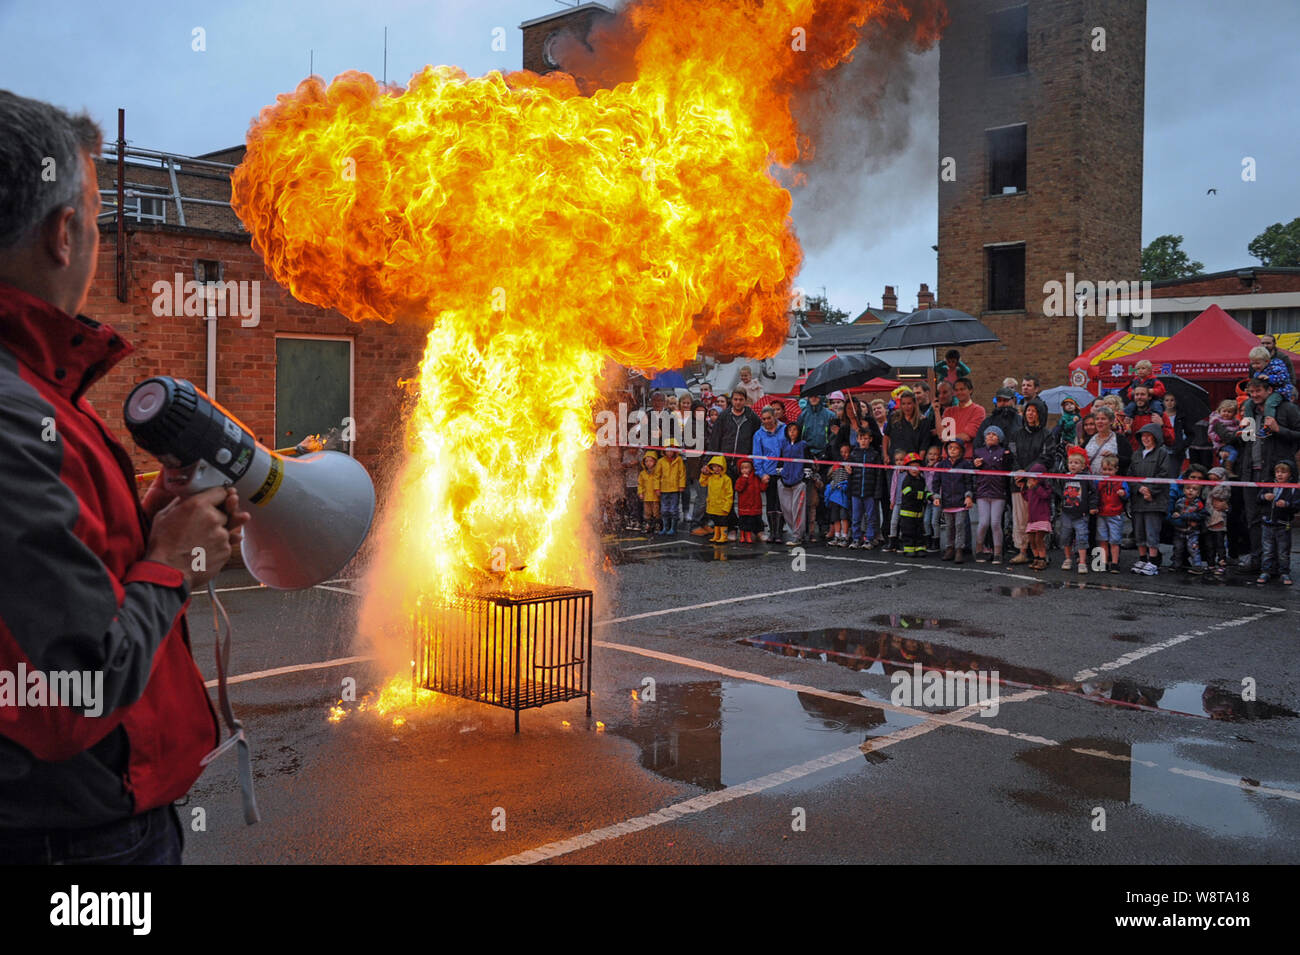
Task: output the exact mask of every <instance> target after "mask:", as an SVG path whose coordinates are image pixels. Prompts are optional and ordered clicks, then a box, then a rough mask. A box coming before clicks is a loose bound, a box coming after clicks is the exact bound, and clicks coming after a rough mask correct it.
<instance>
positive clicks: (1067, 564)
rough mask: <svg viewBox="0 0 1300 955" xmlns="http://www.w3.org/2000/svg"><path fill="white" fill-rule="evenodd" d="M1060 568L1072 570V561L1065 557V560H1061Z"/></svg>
mask: <svg viewBox="0 0 1300 955" xmlns="http://www.w3.org/2000/svg"><path fill="white" fill-rule="evenodd" d="M1061 570H1074V561H1072V560H1070V558H1068V557H1067V558H1065V560H1063V561H1061Z"/></svg>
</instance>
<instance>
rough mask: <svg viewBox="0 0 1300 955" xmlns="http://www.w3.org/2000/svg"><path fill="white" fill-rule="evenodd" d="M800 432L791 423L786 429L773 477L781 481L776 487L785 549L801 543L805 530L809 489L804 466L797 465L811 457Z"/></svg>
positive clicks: (794, 423)
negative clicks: (783, 526)
mask: <svg viewBox="0 0 1300 955" xmlns="http://www.w3.org/2000/svg"><path fill="white" fill-rule="evenodd" d="M801 430H802V429H801V428H800V427H799V425H798V424H797V423H796V422H794V421H791V422H790V423H789V424H787V425H786V426H785V440H784V441H782V442H781V452H780V454H779V457H781V458H782V459H783V460H782V462H781V470H780V471H778V472H777V476H776V479H777V480H778V481H780V482H781V483H780V484H779V485H777V493H778V495H779V498H780V501H781V518H782V521H783V522H784V524H785V535H786V536H785V545H786V546H787V547H794V546H795V545H796V544H801V543H803V540H804V534H805V533H807V528H808V489H807V488H806V487H805V485H804V474H805V472H804V465H803V464H802V463H800V462H801V461H804V460H806V459H807V458H809V457H811V454H810V453H809V450H808V442H807V441H803V440H801V439H800V437H799V433H800V431H801Z"/></svg>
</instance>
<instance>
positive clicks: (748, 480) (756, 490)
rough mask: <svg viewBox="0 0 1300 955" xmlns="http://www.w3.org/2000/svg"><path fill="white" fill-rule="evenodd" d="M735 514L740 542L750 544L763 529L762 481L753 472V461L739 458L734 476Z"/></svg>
mask: <svg viewBox="0 0 1300 955" xmlns="http://www.w3.org/2000/svg"><path fill="white" fill-rule="evenodd" d="M735 492H736V514H737V515H738V516H739V518H740V542H741V543H742V544H752V543H754V541H755V540H757V537H756V535H757V534H758V532H759V531H761V530H762V529H763V481H762V479H761V478H759V477H758V476H757V475H756V474H755V473H754V462H753V461H751V460H749V458H741V459H740V474H739V475H737V477H736V487H735Z"/></svg>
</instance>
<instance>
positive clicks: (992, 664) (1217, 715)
mask: <svg viewBox="0 0 1300 955" xmlns="http://www.w3.org/2000/svg"><path fill="white" fill-rule="evenodd" d="M873 619H875V618H873ZM1125 637H1131V638H1132V639H1133V641H1134V642H1140V638H1138V637H1135V636H1134V635H1132V634H1115V635H1114V638H1113V639H1122V638H1125ZM738 642H739V643H741V644H743V645H745V646H750V647H757V648H758V649H760V650H765V651H767V652H768V653H775V654H778V655H780V656H786V657H797V658H799V659H804V660H808V659H814V660H821V661H822V662H824V663H834V664H837V665H839V666H842V667H847V668H848V669H850V670H858V671H864V672H866V673H873V674H877V675H881V676H892V675H893V674H895V673H899V672H903V673H911V672H912V666H913V664H916V663H919V664H921V666H922V667H924V668H925V669H926V670H944V671H962V672H964V671H968V670H979V671H984V672H990V671H997V674H998V682H999V683H1000V685H1001V686H1002V687H1003V688H1004V690H1006V691H1014V690H1016V689H1020V688H1022V687H1034V688H1037V689H1046V690H1052V691H1055V692H1060V693H1066V694H1069V695H1071V696H1078V697H1081V698H1082V699H1085V700H1087V701H1088V702H1090V703H1098V704H1106V705H1112V706H1121V707H1132V708H1139V709H1149V710H1155V711H1159V712H1168V713H1177V714H1181V715H1185V716H1195V717H1200V718H1203V719H1212V720H1225V721H1229V722H1253V721H1258V720H1270V719H1278V718H1288V717H1295V716H1297V715H1300V714H1297V713H1294V712H1292V711H1291V710H1289V709H1287V708H1286V707H1283V706H1277V705H1275V704H1272V703H1267V702H1264V701H1262V700H1255V701H1246V700H1243V699H1241V692H1240V690H1233V689H1231V688H1222V687H1216V686H1214V685H1212V684H1204V683H1173V684H1170V685H1169V686H1165V687H1158V686H1156V687H1152V686H1143V685H1140V684H1138V683H1136V682H1134V681H1132V680H1124V679H1117V680H1087V681H1084V682H1083V683H1074V682H1071V681H1068V680H1064V679H1062V678H1060V677H1058V676H1055V675H1054V674H1051V673H1048V672H1047V671H1046V670H1037V669H1033V668H1031V667H1024V666H1020V665H1018V664H1014V663H1009V662H1008V661H1006V660H1003V659H1000V658H998V657H992V656H988V655H986V654H983V653H976V652H973V651H971V650H963V649H960V648H958V647H950V646H945V645H943V644H940V643H933V642H931V641H929V640H926V639H924V638H921V639H918V638H916V637H912V636H903V635H901V634H896V633H891V632H890V631H888V630H860V629H851V628H842V629H826V630H803V631H782V632H778V633H764V634H760V635H759V636H756V637H745V638H742V639H741V640H739V641H738Z"/></svg>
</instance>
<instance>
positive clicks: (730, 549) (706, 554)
mask: <svg viewBox="0 0 1300 955" xmlns="http://www.w3.org/2000/svg"><path fill="white" fill-rule="evenodd" d="M674 545H676V546H674ZM751 546H753V547H757V548H759V549H757V550H752V549H750V548H751ZM767 553H768V551H767V548H766V547H765V546H760V545H749V544H718V545H717V546H714V547H696V546H694V545H692V544H688V543H687V542H686V541H674V542H673V543H672V544H667V545H665V546H663V547H646V548H644V549H641V550H614V551H611V552H610V555H609V561H610V563H611V564H614V565H616V566H620V567H621V566H623V565H625V564H648V563H650V562H652V561H660V560H698V561H704V562H706V563H712V562H714V561H718V562H720V563H721V562H726V561H732V560H753V559H754V558H756V557H765V556H767Z"/></svg>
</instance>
